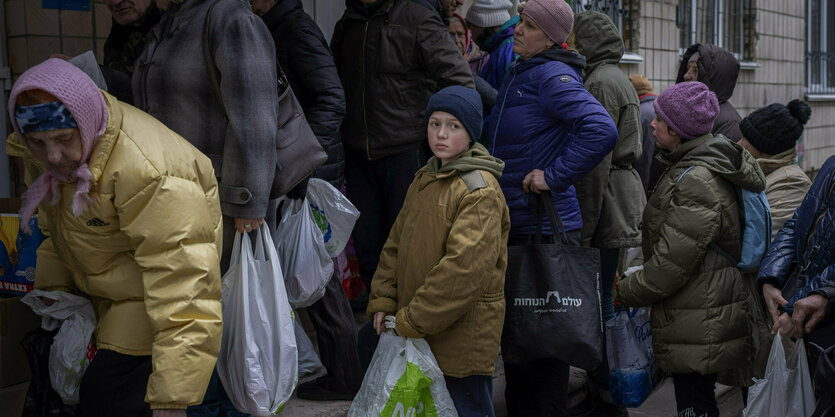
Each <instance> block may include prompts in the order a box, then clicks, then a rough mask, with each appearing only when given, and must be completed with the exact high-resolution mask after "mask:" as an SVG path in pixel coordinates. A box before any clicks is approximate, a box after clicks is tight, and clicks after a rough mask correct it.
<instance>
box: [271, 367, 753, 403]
mask: <svg viewBox="0 0 835 417" xmlns="http://www.w3.org/2000/svg"><path fill="white" fill-rule="evenodd" d="M497 365H498V366H497V368H496V373H495V374H494V375H493V403H494V406H495V410H496V417H507V410H506V408H505V403H504V386H505V384H504V368H503V367H502V366H501V361H499V362H497ZM588 394H589V389H588V384H587V382H586V380H585V372H584V371H583V370H581V369H575V368H572V369H571V377H570V381H569V399H568V402H569V406H571V405H574V404H577V403H579V402H581V401H582V400H583V399H584V398H585V397H586V395H588ZM716 398H717V402H718V403H719V411H720V417H739V416H742V394H741V393H740V391H739V388H731V387H726V386H724V385H719V384H717V386H716ZM350 406H351V402H350V401H323V402H321V401H307V400H302V399H299V398H295V397H294V398H292V399H291V400H290V402H288V403H287V406H286V407H285V408H284V410H283V411H282V412H281V413H279V417H342V416H345V415H346V414H347V413H348V408H350ZM629 416H630V417H676V402H675V395H674V392H673V381H672V379H670V378H667V379H666V380H664V381H663V382H662V383H661V384H660V386H658V387H656V389H655V391H654V392H653V393H652V394H651V395H650V396H649V398H647V400H646V401H644V403H643V404H642V405H641V406H640V407H638V408H630V409H629ZM531 417H547V416H531Z"/></svg>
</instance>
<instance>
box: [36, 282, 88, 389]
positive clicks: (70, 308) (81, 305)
mask: <svg viewBox="0 0 835 417" xmlns="http://www.w3.org/2000/svg"><path fill="white" fill-rule="evenodd" d="M43 298H45V299H50V300H52V303H51V304H50V305H47V303H46V302H44V300H43ZM21 301H22V302H23V303H24V304H26V305H28V306H29V307H30V308H31V309H32V311H34V312H35V314H37V315H39V316H41V327H42V328H43V329H44V330H55V329H58V333H56V334H55V338H54V341H53V342H52V346H51V347H50V350H49V379H50V381H51V383H52V388H53V389H55V391H56V392H57V393H58V394H59V395H60V396H61V399H62V400H63V401H64V402H65V403H66V404H78V391H79V387H80V386H81V378H82V377H83V376H84V371H86V370H87V366H89V365H90V361H89V360H88V358H87V353H88V351H89V348H90V344H91V338H92V336H93V330H95V329H96V314H95V312H94V311H93V305H92V304H91V303H90V300H88V299H86V298H84V297H79V296H77V295H73V294H70V293H67V292H64V291H41V290H33V291H30V292H29V293H28V294H26V295H25V296H24V297H23V298H22V299H21Z"/></svg>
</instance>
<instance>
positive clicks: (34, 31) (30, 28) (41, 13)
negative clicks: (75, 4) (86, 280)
mask: <svg viewBox="0 0 835 417" xmlns="http://www.w3.org/2000/svg"><path fill="white" fill-rule="evenodd" d="M25 4H26V33H27V34H29V35H58V34H59V33H58V27H59V26H58V10H52V9H43V8H41V2H40V0H25Z"/></svg>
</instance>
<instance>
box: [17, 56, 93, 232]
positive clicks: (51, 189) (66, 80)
mask: <svg viewBox="0 0 835 417" xmlns="http://www.w3.org/2000/svg"><path fill="white" fill-rule="evenodd" d="M29 90H43V91H46V92H47V93H50V94H52V95H53V96H55V97H57V98H58V100H60V101H61V102H62V103H64V106H66V108H67V110H69V111H70V113H71V114H72V116H73V118H75V121H76V123H78V130H79V132H80V133H81V148H82V154H81V161H82V164H81V165H80V166H79V167H78V168H77V169H76V170H75V171H73V172H72V173H71V174H70V175H69V176H62V175H60V174H58V173H57V172H54V171H53V170H49V171H47V172H44V173H43V174H41V176H39V177H38V178H37V179H36V180H35V181H34V182H33V183H32V185H30V186H29V189H28V190H26V192H25V193H23V207H22V208H21V209H20V224H21V226H22V227H23V229H24V230H26V231H28V228H29V219H30V218H31V217H32V213H34V212H35V208H36V207H37V206H38V204H40V203H41V201H43V200H44V199H46V202H47V204H48V205H55V204H57V203H58V200H59V199H60V198H61V192H60V188H59V184H60V183H62V182H65V183H73V182H75V183H78V185H77V188H76V191H75V195H74V196H73V199H72V212H73V214H74V215H75V216H76V217H77V216H79V215H81V213H82V212H83V211H84V208H85V207H86V206H87V205H88V204H90V203H91V202H92V200H91V199H90V196H89V195H88V194H89V193H90V180H92V178H93V174H92V173H91V172H90V168H89V167H88V166H87V161H88V160H89V159H90V153H92V152H93V147H94V146H95V145H96V142H97V141H98V139H99V136H101V134H102V133H104V129H105V128H106V127H107V104H106V103H105V101H104V96H103V95H102V93H101V91H99V89H98V87H96V84H95V83H94V82H93V80H91V79H90V77H88V76H87V75H86V74H85V73H84V72H82V71H81V70H80V69H78V68H76V67H75V66H74V65H73V64H70V63H69V62H67V61H64V60H63V59H57V58H51V59H47V60H46V61H44V62H42V63H40V64H38V65H36V66H34V67H32V68H29V70H27V71H26V72H24V73H23V74H22V75H21V76H20V78H19V79H18V80H17V82H16V83H15V85H14V87H12V93H11V96H10V97H9V116H10V117H9V118H10V120H11V121H12V128H14V131H15V132H16V133H17V134H18V135H19V136H20V137H21V138H23V142H24V144H25V143H26V138H25V137H24V136H23V135H21V134H20V129H19V128H18V126H17V119H16V118H15V114H14V109H15V102H16V101H17V96H18V94H20V93H21V92H24V91H29Z"/></svg>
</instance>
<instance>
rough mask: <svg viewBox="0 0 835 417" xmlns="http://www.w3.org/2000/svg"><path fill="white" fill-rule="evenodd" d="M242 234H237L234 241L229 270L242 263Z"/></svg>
mask: <svg viewBox="0 0 835 417" xmlns="http://www.w3.org/2000/svg"><path fill="white" fill-rule="evenodd" d="M242 234H243V233H241V232H237V231H236V232H235V239H234V240H233V241H232V257H231V258H230V259H229V268H232V267H233V266H235V265H239V264H240V263H241V235H242Z"/></svg>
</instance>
